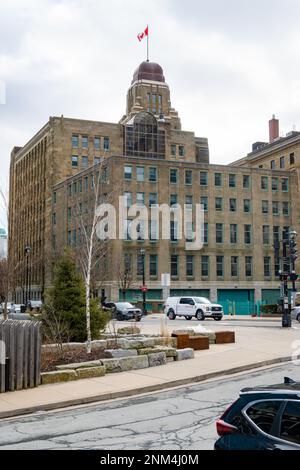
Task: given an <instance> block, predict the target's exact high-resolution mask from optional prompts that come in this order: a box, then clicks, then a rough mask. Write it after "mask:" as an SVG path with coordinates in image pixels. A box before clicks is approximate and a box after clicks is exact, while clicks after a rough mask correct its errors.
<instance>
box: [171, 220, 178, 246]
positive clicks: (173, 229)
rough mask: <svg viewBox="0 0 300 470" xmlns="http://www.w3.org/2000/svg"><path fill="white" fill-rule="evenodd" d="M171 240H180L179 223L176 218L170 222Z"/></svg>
mask: <svg viewBox="0 0 300 470" xmlns="http://www.w3.org/2000/svg"><path fill="white" fill-rule="evenodd" d="M170 232H171V242H177V241H178V223H177V222H176V220H171V222H170Z"/></svg>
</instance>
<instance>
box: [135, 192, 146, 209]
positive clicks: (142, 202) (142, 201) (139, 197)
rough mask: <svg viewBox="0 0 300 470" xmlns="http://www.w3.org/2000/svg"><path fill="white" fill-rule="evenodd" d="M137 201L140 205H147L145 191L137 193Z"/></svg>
mask: <svg viewBox="0 0 300 470" xmlns="http://www.w3.org/2000/svg"><path fill="white" fill-rule="evenodd" d="M136 203H137V205H138V206H144V205H145V193H136Z"/></svg>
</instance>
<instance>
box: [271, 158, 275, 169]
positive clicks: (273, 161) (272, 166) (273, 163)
mask: <svg viewBox="0 0 300 470" xmlns="http://www.w3.org/2000/svg"><path fill="white" fill-rule="evenodd" d="M270 166H271V170H275V168H276V166H275V160H272V161H271V162H270Z"/></svg>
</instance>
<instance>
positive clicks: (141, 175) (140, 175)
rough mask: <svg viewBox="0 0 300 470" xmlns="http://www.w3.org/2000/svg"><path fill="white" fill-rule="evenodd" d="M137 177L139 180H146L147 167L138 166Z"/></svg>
mask: <svg viewBox="0 0 300 470" xmlns="http://www.w3.org/2000/svg"><path fill="white" fill-rule="evenodd" d="M136 179H137V181H139V182H143V181H145V168H144V167H143V166H138V167H137V169H136Z"/></svg>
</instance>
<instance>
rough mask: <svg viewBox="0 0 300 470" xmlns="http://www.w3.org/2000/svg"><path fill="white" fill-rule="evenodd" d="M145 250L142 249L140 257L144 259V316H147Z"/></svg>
mask: <svg viewBox="0 0 300 470" xmlns="http://www.w3.org/2000/svg"><path fill="white" fill-rule="evenodd" d="M145 254H146V252H145V250H144V249H143V248H141V249H140V255H141V257H142V274H143V287H142V292H143V315H147V309H146V285H145V282H146V281H145Z"/></svg>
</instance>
